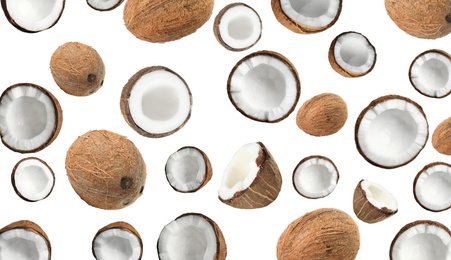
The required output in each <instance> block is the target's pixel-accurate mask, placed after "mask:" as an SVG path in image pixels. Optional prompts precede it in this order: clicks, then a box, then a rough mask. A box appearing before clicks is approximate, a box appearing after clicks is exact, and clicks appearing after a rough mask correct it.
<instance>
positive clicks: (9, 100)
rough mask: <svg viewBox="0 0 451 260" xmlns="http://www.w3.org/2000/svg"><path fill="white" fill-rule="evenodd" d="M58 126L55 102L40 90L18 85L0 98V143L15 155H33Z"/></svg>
mask: <svg viewBox="0 0 451 260" xmlns="http://www.w3.org/2000/svg"><path fill="white" fill-rule="evenodd" d="M62 123H63V111H62V110H61V106H60V104H59V102H58V100H57V99H56V98H55V97H54V96H53V95H52V94H51V93H50V92H49V91H47V90H46V89H44V88H43V87H40V86H38V85H35V84H31V83H20V84H16V85H13V86H11V87H9V88H7V89H6V90H5V91H4V92H3V94H2V95H1V96H0V134H1V137H2V142H3V144H5V145H6V147H8V148H9V149H11V150H13V151H15V152H19V153H34V152H37V151H40V150H42V149H44V148H45V147H47V146H49V145H50V144H51V143H52V142H53V140H55V138H56V137H57V136H58V134H59V132H60V130H61V126H62Z"/></svg>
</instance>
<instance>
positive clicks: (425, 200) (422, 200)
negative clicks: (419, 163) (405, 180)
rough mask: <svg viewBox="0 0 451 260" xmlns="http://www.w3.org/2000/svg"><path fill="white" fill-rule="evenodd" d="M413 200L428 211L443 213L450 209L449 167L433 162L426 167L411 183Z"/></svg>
mask: <svg viewBox="0 0 451 260" xmlns="http://www.w3.org/2000/svg"><path fill="white" fill-rule="evenodd" d="M413 192H414V196H415V200H416V201H417V202H418V204H420V206H421V207H423V208H424V209H427V210H430V211H435V212H439V211H443V210H447V209H449V208H450V207H451V165H449V164H447V163H443V162H435V163H431V164H428V165H426V166H425V167H424V168H423V169H422V170H421V171H420V172H419V173H418V174H417V176H416V177H415V180H414V183H413Z"/></svg>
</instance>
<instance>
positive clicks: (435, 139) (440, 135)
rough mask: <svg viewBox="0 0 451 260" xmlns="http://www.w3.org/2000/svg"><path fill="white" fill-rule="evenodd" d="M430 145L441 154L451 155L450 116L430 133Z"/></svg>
mask: <svg viewBox="0 0 451 260" xmlns="http://www.w3.org/2000/svg"><path fill="white" fill-rule="evenodd" d="M432 146H433V147H434V148H435V150H437V152H439V153H441V154H445V155H451V117H449V118H447V119H445V120H444V121H443V122H441V123H440V124H439V125H438V126H437V128H435V131H434V133H433V134H432Z"/></svg>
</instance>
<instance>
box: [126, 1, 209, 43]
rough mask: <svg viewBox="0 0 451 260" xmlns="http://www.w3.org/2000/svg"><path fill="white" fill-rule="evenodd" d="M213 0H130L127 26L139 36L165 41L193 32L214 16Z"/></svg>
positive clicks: (145, 39)
mask: <svg viewBox="0 0 451 260" xmlns="http://www.w3.org/2000/svg"><path fill="white" fill-rule="evenodd" d="M213 6H214V0H128V1H127V2H126V3H125V7H124V22H125V26H126V27H127V29H128V30H129V31H130V32H131V33H132V34H133V35H135V36H136V37H137V38H138V39H141V40H144V41H148V42H158V43H164V42H169V41H175V40H178V39H180V38H183V37H185V36H188V35H190V34H192V33H194V32H195V31H196V30H197V29H199V28H200V27H201V26H202V25H203V24H204V23H205V22H207V21H208V19H209V18H210V16H211V13H212V12H213Z"/></svg>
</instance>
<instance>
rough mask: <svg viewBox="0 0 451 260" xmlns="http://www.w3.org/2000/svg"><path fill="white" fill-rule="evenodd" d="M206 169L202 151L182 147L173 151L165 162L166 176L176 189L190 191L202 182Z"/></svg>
mask: <svg viewBox="0 0 451 260" xmlns="http://www.w3.org/2000/svg"><path fill="white" fill-rule="evenodd" d="M206 171H207V165H206V163H205V160H204V157H203V155H202V153H200V152H199V151H198V150H197V149H194V148H184V149H181V150H179V151H177V152H175V153H173V154H172V155H171V156H170V157H169V159H168V161H167V163H166V177H167V179H168V181H169V183H170V184H171V186H172V187H174V188H175V189H176V190H178V191H192V190H195V189H197V188H199V186H200V185H201V184H202V181H203V180H204V178H205V174H206Z"/></svg>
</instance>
